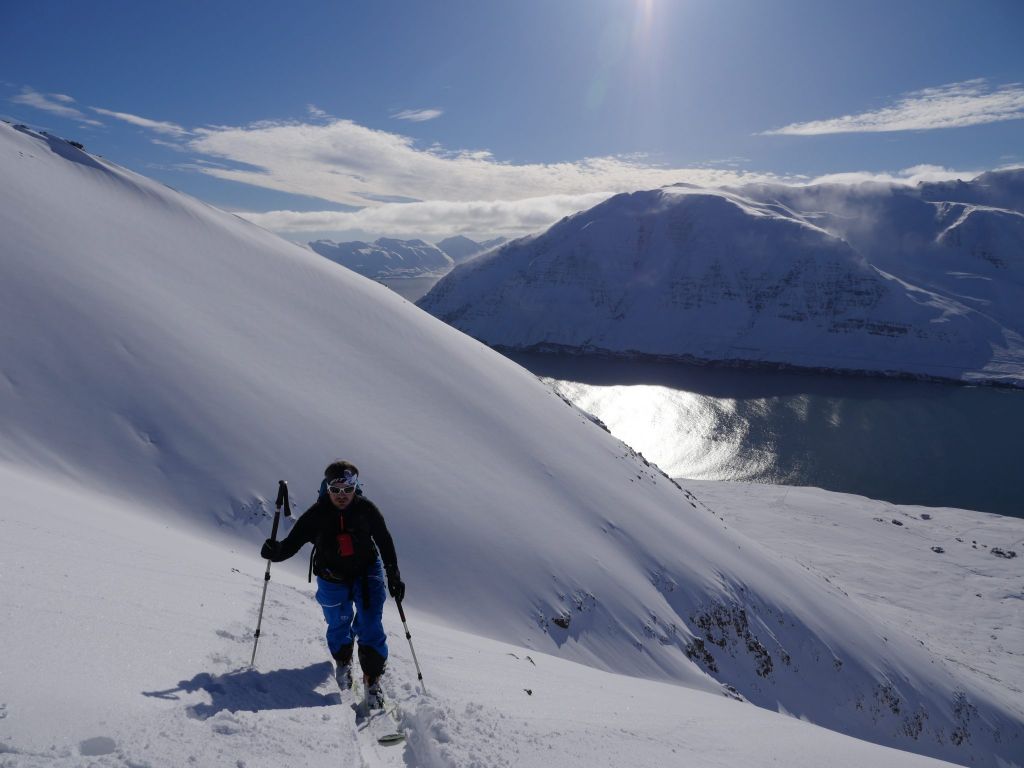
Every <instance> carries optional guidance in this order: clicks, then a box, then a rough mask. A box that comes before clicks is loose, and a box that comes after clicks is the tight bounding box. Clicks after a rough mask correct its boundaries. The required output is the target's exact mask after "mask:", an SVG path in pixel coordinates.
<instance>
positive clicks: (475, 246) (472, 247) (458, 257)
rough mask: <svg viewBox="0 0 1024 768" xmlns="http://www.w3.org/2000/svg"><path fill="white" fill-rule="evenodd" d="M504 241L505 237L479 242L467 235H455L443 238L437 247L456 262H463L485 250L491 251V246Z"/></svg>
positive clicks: (493, 246)
mask: <svg viewBox="0 0 1024 768" xmlns="http://www.w3.org/2000/svg"><path fill="white" fill-rule="evenodd" d="M504 242H505V238H504V237H496V238H494V239H493V240H485V241H484V242H482V243H478V242H476V241H475V240H470V239H469V238H468V237H466V236H465V235H455V236H454V237H449V238H446V239H444V240H442V241H441V242H439V243H438V244H437V247H438V248H440V249H441V250H442V251H444V252H445V253H447V254H448V255H449V256H451V257H452V259H453V260H454V261H455V263H456V264H462V263H463V262H466V261H469V260H470V259H472V258H473V257H474V256H479V255H480V254H481V253H483V252H484V251H489V250H490V249H491V248H495V247H497V246H499V245H501V244H502V243H504Z"/></svg>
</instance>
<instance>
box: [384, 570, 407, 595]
mask: <svg viewBox="0 0 1024 768" xmlns="http://www.w3.org/2000/svg"><path fill="white" fill-rule="evenodd" d="M384 570H385V571H387V574H388V594H389V595H391V596H392V597H393V598H395V602H396V603H400V602H402V601H403V600H405V582H404V581H402V575H401V574H400V573H399V572H398V566H397V565H389V566H387V567H386V568H385V569H384Z"/></svg>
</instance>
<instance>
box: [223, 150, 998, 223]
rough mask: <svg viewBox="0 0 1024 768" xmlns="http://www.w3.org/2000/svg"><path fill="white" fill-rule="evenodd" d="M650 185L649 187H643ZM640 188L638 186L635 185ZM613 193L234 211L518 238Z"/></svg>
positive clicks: (916, 170) (880, 179) (894, 179)
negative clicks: (344, 208) (349, 208)
mask: <svg viewBox="0 0 1024 768" xmlns="http://www.w3.org/2000/svg"><path fill="white" fill-rule="evenodd" d="M979 173H981V171H971V172H966V173H965V172H962V171H953V170H950V169H948V168H943V167H941V166H935V165H919V166H914V167H912V168H905V169H903V170H901V171H895V172H882V173H877V172H875V173H873V172H868V171H859V172H850V173H835V174H828V175H826V176H820V177H818V178H815V179H796V178H792V177H787V178H781V177H774V176H760V177H758V178H756V179H755V178H752V177H751V178H747V179H746V181H749V182H762V183H777V184H787V185H794V186H805V185H813V184H851V185H852V184H862V183H869V182H870V183H880V184H890V185H898V186H913V185H916V184H918V183H921V182H934V181H950V180H953V179H963V180H965V181H966V180H970V179H972V178H974V177H975V176H977V175H978V174H979ZM707 186H730V187H732V188H733V189H735V186H733V185H732V182H731V181H730V180H729V179H728V178H725V177H722V178H721V179H720V183H718V184H715V185H707ZM647 188H650V187H647ZM638 189H639V187H638ZM610 194H611V193H608V192H593V193H586V194H578V195H547V196H539V197H531V198H525V199H520V200H492V201H487V202H483V201H475V202H445V201H430V202H419V203H408V204H389V205H381V206H376V207H372V208H363V209H361V210H358V211H266V212H263V213H254V212H241V211H240V212H238V215H239V216H241V217H242V218H245V219H248V220H249V221H252V222H253V223H254V224H258V225H259V226H261V227H265V228H266V229H269V230H272V231H274V232H279V233H282V234H290V235H295V234H299V233H303V232H307V233H308V232H317V233H322V232H345V231H347V232H352V231H360V232H366V233H374V234H373V236H377V235H388V236H394V237H402V238H411V237H424V238H428V239H430V238H442V237H448V236H450V235H453V234H464V235H468V236H469V237H474V236H478V237H491V236H493V235H504V236H506V237H518V236H521V235H525V234H529V233H531V232H538V231H540V230H543V229H545V228H547V227H549V226H551V225H552V224H554V223H555V222H556V221H558V220H559V219H561V218H562V217H563V216H570V215H572V214H573V213H576V212H577V211H582V210H585V209H587V208H590V207H592V206H594V205H597V204H598V203H600V202H601V201H603V200H605V199H607V198H608V197H609V196H610Z"/></svg>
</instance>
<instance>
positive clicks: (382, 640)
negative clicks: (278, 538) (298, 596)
mask: <svg viewBox="0 0 1024 768" xmlns="http://www.w3.org/2000/svg"><path fill="white" fill-rule="evenodd" d="M316 583H317V587H316V601H317V602H318V603H320V608H321V609H323V612H324V621H326V622H327V648H328V649H329V650H330V652H331V655H332V656H334V655H335V654H337V653H338V651H339V650H340V649H341V647H342V646H343V645H349V644H351V643H352V640H353V636H354V637H355V639H357V640H358V641H359V646H360V647H361V648H372V649H373V650H374V651H376V652H377V653H378V654H379V655H380V657H381V658H382V659H387V657H388V637H387V635H386V634H385V633H384V624H383V621H382V618H383V615H384V601H385V600H387V597H388V591H387V587H385V586H384V565H383V563H381V561H380V559H379V558H378V560H377V562H376V564H375V565H371V566H370V571H369V574H368V575H367V576H366V578H365V579H363V578H361V577H360V578H357V579H354V580H353V582H352V583H351V584H336V583H335V582H333V581H325V580H324V579H321V578H320V577H319V576H317V577H316ZM364 584H365V585H366V589H367V599H366V600H365V601H364V599H363V585H364Z"/></svg>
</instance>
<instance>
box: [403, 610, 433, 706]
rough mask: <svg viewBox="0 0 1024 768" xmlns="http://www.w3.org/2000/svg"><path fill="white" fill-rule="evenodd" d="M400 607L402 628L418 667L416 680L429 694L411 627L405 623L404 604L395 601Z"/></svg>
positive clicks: (424, 691)
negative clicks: (417, 658)
mask: <svg viewBox="0 0 1024 768" xmlns="http://www.w3.org/2000/svg"><path fill="white" fill-rule="evenodd" d="M395 605H397V606H398V615H399V616H401V617H402V626H403V627H405V639H406V640H408V641H409V650H410V651H412V663H413V664H415V665H416V679H418V680H419V681H420V687H422V688H423V693H426V692H427V686H425V685H424V684H423V673H422V672H420V663H419V662H418V661H417V660H416V649H415V648H413V647H412V635H411V634H410V633H409V625H408V624H406V623H405V611H403V610H402V603H401V602H400V601H397V600H396V601H395Z"/></svg>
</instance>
